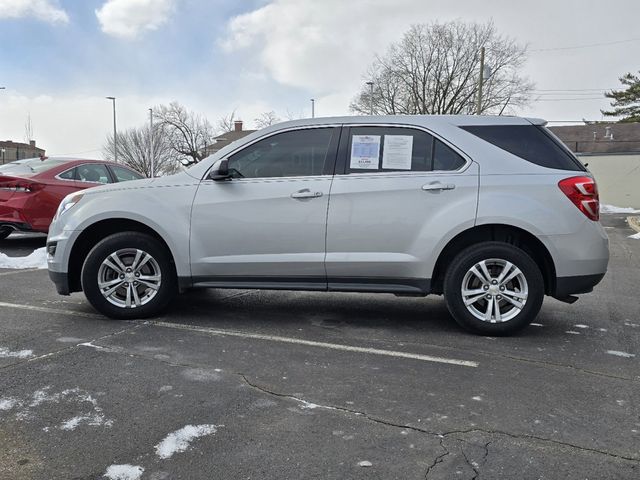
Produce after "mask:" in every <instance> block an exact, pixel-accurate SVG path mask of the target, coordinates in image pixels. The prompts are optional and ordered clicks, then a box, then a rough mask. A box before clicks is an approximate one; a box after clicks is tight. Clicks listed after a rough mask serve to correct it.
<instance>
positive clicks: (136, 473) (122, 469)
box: [104, 464, 144, 480]
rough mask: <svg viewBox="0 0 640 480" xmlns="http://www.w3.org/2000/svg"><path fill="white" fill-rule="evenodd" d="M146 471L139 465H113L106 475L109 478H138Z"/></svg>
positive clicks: (110, 479) (112, 479) (128, 479)
mask: <svg viewBox="0 0 640 480" xmlns="http://www.w3.org/2000/svg"><path fill="white" fill-rule="evenodd" d="M143 473H144V468H142V467H139V466H137V465H129V464H125V465H111V466H110V467H109V468H107V471H106V472H105V474H104V476H105V477H107V478H108V479H109V480H138V479H139V478H140V477H141V476H142V474H143Z"/></svg>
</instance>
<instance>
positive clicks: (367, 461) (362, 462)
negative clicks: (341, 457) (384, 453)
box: [358, 460, 373, 467]
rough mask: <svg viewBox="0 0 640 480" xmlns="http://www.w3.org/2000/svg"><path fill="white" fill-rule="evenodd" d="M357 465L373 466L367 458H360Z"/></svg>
mask: <svg viewBox="0 0 640 480" xmlns="http://www.w3.org/2000/svg"><path fill="white" fill-rule="evenodd" d="M358 466H359V467H371V466H373V464H372V463H371V462H370V461H369V460H362V461H361V462H358Z"/></svg>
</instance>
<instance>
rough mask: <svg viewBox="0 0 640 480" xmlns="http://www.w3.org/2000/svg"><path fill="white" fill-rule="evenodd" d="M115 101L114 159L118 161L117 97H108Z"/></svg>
mask: <svg viewBox="0 0 640 480" xmlns="http://www.w3.org/2000/svg"><path fill="white" fill-rule="evenodd" d="M106 98H107V100H111V101H112V102H113V160H114V161H115V162H116V163H118V139H117V136H118V134H117V131H116V97H106Z"/></svg>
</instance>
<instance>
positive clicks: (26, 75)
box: [0, 0, 640, 158]
mask: <svg viewBox="0 0 640 480" xmlns="http://www.w3.org/2000/svg"><path fill="white" fill-rule="evenodd" d="M639 17H640V2H638V1H637V0H610V1H608V2H603V1H601V0H600V1H591V0H580V1H577V0H575V1H574V0H562V1H560V0H552V1H548V0H537V1H535V2H524V1H516V0H483V1H481V2H480V1H477V0H452V1H449V2H442V1H441V0H368V1H365V0H349V1H344V0H234V1H230V0H226V1H222V0H0V87H5V89H4V90H2V89H0V139H2V140H9V139H12V140H14V141H24V140H25V124H26V122H27V118H29V117H30V118H31V123H32V129H33V133H34V135H33V137H34V139H35V140H36V141H37V144H38V145H39V146H41V147H43V148H45V149H46V151H47V154H48V155H67V156H80V157H83V158H101V157H102V146H103V144H104V141H105V137H106V135H107V134H109V133H110V132H111V130H112V128H113V123H112V122H113V119H112V104H111V101H109V100H107V99H106V98H105V97H106V96H114V97H116V98H117V100H116V106H117V121H118V129H124V128H130V127H135V126H141V125H143V124H144V123H145V122H147V121H148V115H149V112H148V109H149V108H150V107H153V106H154V105H158V104H163V103H169V102H171V101H177V102H179V103H181V104H183V105H185V106H186V107H187V108H189V109H191V110H193V111H196V112H198V113H201V114H203V115H205V116H206V117H208V118H209V120H210V121H211V122H212V123H213V124H215V123H217V120H218V119H219V118H221V117H223V116H226V115H229V114H230V113H231V112H232V111H235V114H236V117H238V118H239V119H242V120H243V121H244V122H245V126H246V128H250V127H252V124H253V121H254V119H255V118H256V117H258V116H259V115H260V114H261V113H263V112H267V111H271V110H273V111H275V112H276V114H277V115H278V116H279V117H280V118H286V117H287V116H295V117H303V116H311V102H310V99H311V98H314V99H315V109H316V116H331V115H347V114H349V113H350V112H349V103H350V102H351V100H352V99H353V98H354V97H355V95H356V94H357V93H358V91H359V90H360V88H361V87H362V85H363V84H364V82H366V81H367V79H366V78H365V77H364V72H365V71H366V69H367V67H368V66H369V65H370V64H371V62H372V60H373V59H374V56H375V55H376V54H382V53H384V51H385V50H386V48H387V47H388V45H389V44H390V43H392V42H397V41H398V40H400V39H401V37H402V34H403V33H404V32H405V31H406V30H407V29H408V28H409V27H410V26H411V25H412V24H415V23H431V22H445V21H450V20H461V21H465V22H479V23H484V22H488V21H493V22H494V25H495V27H496V30H497V31H498V32H499V33H500V34H502V35H505V36H507V37H510V38H512V39H513V40H515V41H516V42H518V43H520V44H524V45H527V46H528V60H527V62H526V64H525V66H524V69H523V73H524V74H525V75H526V76H527V77H528V78H529V79H530V80H532V81H533V82H534V83H535V88H536V97H535V99H534V101H533V102H532V103H531V104H530V105H529V106H528V107H525V108H522V109H520V110H518V111H517V113H518V114H519V115H522V116H531V117H541V118H545V119H547V120H550V121H571V120H581V119H589V120H599V119H601V118H602V116H601V114H600V109H606V108H607V107H608V106H609V101H608V100H607V99H605V98H604V97H603V96H602V91H604V90H607V89H612V88H618V87H619V86H620V83H619V80H618V78H619V77H620V76H622V75H623V74H624V73H626V72H637V71H638V70H640V60H639V59H640V32H639V31H638V29H637V24H638V20H637V19H638V18H639Z"/></svg>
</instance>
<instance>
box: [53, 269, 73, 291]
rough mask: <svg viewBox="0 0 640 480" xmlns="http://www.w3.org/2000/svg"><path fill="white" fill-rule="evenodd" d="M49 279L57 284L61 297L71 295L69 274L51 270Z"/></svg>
mask: <svg viewBox="0 0 640 480" xmlns="http://www.w3.org/2000/svg"><path fill="white" fill-rule="evenodd" d="M49 278H50V279H51V281H52V282H53V283H54V284H55V286H56V290H57V291H58V293H59V294H60V295H69V294H70V292H69V274H68V273H63V272H53V271H51V270H49Z"/></svg>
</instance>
